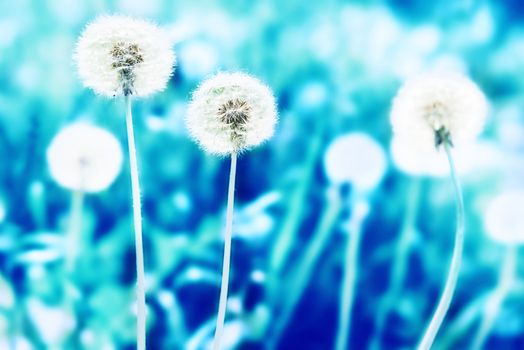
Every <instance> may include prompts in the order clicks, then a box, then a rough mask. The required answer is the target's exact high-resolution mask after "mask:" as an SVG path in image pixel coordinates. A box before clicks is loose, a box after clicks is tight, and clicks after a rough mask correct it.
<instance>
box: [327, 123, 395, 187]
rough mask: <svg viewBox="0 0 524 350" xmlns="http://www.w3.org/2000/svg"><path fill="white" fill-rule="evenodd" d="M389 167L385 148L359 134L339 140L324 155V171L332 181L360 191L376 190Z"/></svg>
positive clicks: (351, 134)
mask: <svg viewBox="0 0 524 350" xmlns="http://www.w3.org/2000/svg"><path fill="white" fill-rule="evenodd" d="M386 166H387V163H386V156H385V154H384V150H383V149H382V147H381V146H380V145H379V144H378V142H377V141H375V140H374V139H372V138H371V137H369V136H368V135H367V134H364V133H359V132H354V133H349V134H346V135H343V136H339V137H337V138H336V139H335V140H334V141H333V142H332V143H331V144H330V145H329V146H328V148H327V150H326V153H325V155H324V170H325V172H326V176H327V178H328V179H329V181H331V182H332V183H334V184H342V183H345V182H346V183H350V184H352V185H353V186H355V187H356V188H357V189H358V190H360V191H369V190H372V189H373V188H374V187H376V186H377V185H378V183H379V182H380V180H382V177H383V176H384V172H385V170H386Z"/></svg>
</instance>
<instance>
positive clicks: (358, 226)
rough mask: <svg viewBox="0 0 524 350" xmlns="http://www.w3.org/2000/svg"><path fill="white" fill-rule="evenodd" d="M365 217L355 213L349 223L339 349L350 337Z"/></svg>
mask: <svg viewBox="0 0 524 350" xmlns="http://www.w3.org/2000/svg"><path fill="white" fill-rule="evenodd" d="M362 205H365V206H367V203H365V202H363V203H362ZM358 206H359V202H357V203H355V204H354V205H353V207H355V208H357V209H356V210H357V211H358ZM364 218H365V215H359V213H357V215H355V214H354V213H353V214H352V217H351V218H350V220H349V223H348V229H347V231H348V232H347V235H348V238H347V239H348V241H347V243H346V254H345V264H344V266H343V269H344V279H343V282H342V290H341V292H340V310H339V318H338V331H337V340H336V347H335V348H336V349H337V350H345V349H347V343H348V340H349V339H350V333H351V311H352V308H353V301H354V298H355V284H356V281H357V272H358V269H357V265H358V249H359V246H360V239H361V237H362V221H363V219H364Z"/></svg>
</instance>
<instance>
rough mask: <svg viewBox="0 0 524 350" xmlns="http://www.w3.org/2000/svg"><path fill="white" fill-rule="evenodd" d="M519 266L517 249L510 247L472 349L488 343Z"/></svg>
mask: <svg viewBox="0 0 524 350" xmlns="http://www.w3.org/2000/svg"><path fill="white" fill-rule="evenodd" d="M516 264H517V249H516V247H514V246H513V247H509V248H508V251H507V253H506V254H505V255H504V262H503V264H502V266H501V269H500V279H499V282H498V285H497V287H496V288H495V290H494V291H493V293H492V294H491V296H490V297H489V299H488V301H487V302H486V303H485V304H484V310H483V315H482V320H481V322H480V326H479V328H478V330H477V333H476V334H475V337H474V338H473V346H472V349H482V345H483V344H484V342H485V341H486V339H487V338H488V336H489V333H490V331H491V328H492V327H493V324H494V323H495V320H496V318H497V315H498V313H499V310H500V306H501V304H502V303H503V302H504V299H505V298H506V296H507V294H508V292H509V290H510V288H511V286H512V284H513V282H514V276H515V268H516Z"/></svg>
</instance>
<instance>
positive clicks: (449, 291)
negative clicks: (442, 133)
mask: <svg viewBox="0 0 524 350" xmlns="http://www.w3.org/2000/svg"><path fill="white" fill-rule="evenodd" d="M443 146H444V150H445V151H446V155H447V157H448V162H449V169H450V174H451V180H452V182H453V187H454V190H455V199H456V202H457V209H456V217H457V219H456V220H457V227H456V232H455V243H454V245H455V246H454V248H453V256H452V258H451V264H450V267H449V272H448V277H447V280H446V284H445V286H444V291H443V292H442V295H441V297H440V300H439V303H438V306H437V309H436V310H435V313H434V314H433V317H432V318H431V321H430V323H429V325H428V327H427V329H426V332H425V333H424V336H423V338H422V340H421V341H420V343H419V345H418V347H417V349H418V350H428V349H430V348H431V346H432V344H433V341H434V340H435V337H436V335H437V332H438V330H439V328H440V326H441V325H442V322H443V321H444V317H445V316H446V313H447V311H448V309H449V305H450V304H451V299H452V297H453V293H454V291H455V287H456V285H457V280H458V276H459V270H460V264H461V261H462V249H463V246H464V199H463V198H462V189H461V187H460V183H459V180H458V178H457V171H456V169H455V164H454V162H453V157H452V154H451V149H450V144H449V141H446V142H443Z"/></svg>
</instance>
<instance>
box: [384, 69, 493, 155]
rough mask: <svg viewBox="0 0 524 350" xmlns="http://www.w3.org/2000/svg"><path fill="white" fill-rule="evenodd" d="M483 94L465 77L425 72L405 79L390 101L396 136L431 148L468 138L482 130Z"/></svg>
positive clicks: (486, 106) (485, 107)
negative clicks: (391, 101)
mask: <svg viewBox="0 0 524 350" xmlns="http://www.w3.org/2000/svg"><path fill="white" fill-rule="evenodd" d="M487 109H488V105H487V101H486V99H485V97H484V94H483V93H482V91H480V89H479V88H478V87H477V85H476V84H475V83H473V82H472V81H471V80H469V79H468V78H466V77H464V76H461V75H453V74H448V75H446V74H439V75H437V74H436V73H432V74H426V75H422V76H419V77H417V78H413V79H411V80H408V81H407V82H406V83H405V84H404V85H403V86H402V88H401V89H400V90H399V92H398V94H397V96H396V97H395V99H394V101H393V109H392V111H391V124H392V126H393V132H394V134H395V137H399V138H402V139H404V141H405V142H409V143H410V144H411V146H412V147H414V148H420V149H423V150H426V151H427V150H434V149H435V146H436V148H439V146H442V145H445V144H448V145H450V146H452V145H456V146H459V145H461V144H464V143H466V144H467V143H468V142H471V141H473V140H474V139H475V137H476V136H477V135H478V134H479V133H480V132H481V131H482V129H483V127H484V121H485V118H486V115H487Z"/></svg>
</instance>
